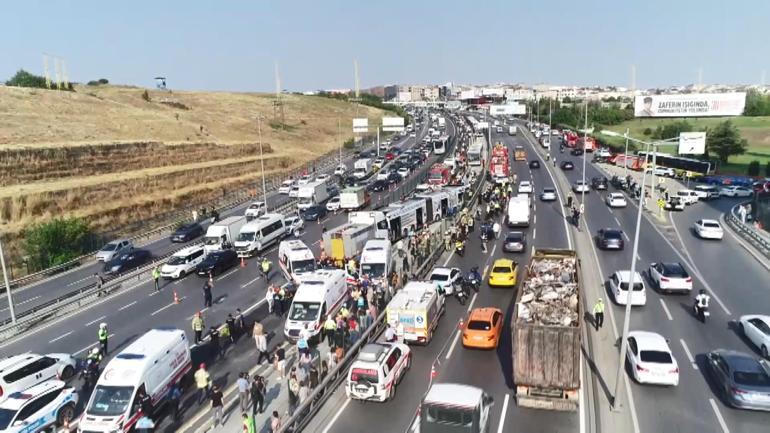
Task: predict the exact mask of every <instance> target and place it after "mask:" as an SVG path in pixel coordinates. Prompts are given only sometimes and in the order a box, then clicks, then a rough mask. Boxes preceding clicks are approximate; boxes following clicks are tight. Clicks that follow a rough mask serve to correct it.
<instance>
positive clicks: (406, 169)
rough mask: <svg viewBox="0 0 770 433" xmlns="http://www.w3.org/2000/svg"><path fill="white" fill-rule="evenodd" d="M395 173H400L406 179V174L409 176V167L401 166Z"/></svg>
mask: <svg viewBox="0 0 770 433" xmlns="http://www.w3.org/2000/svg"><path fill="white" fill-rule="evenodd" d="M396 173H398V174H399V175H401V178H402V179H406V178H407V176H409V167H401V168H399V169H398V171H397V172H396Z"/></svg>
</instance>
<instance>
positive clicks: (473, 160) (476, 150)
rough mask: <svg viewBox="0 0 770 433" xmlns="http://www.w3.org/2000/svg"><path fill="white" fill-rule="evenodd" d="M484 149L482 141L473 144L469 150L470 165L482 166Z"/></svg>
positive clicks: (475, 141)
mask: <svg viewBox="0 0 770 433" xmlns="http://www.w3.org/2000/svg"><path fill="white" fill-rule="evenodd" d="M483 147H484V143H483V141H481V140H474V141H473V144H471V146H470V147H469V148H468V164H469V165H472V166H479V165H481V151H482V149H483Z"/></svg>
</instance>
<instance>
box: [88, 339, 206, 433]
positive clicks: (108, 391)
mask: <svg viewBox="0 0 770 433" xmlns="http://www.w3.org/2000/svg"><path fill="white" fill-rule="evenodd" d="M189 345H190V342H189V341H188V340H187V336H186V335H185V332H184V331H182V330H180V329H174V328H156V329H151V330H149V331H147V333H146V334H144V335H142V336H141V337H139V338H138V339H136V340H135V341H134V342H133V343H131V344H130V345H128V347H126V348H125V349H123V350H122V351H121V352H120V353H119V354H117V355H116V356H115V357H114V358H113V359H112V360H111V361H110V362H109V363H108V364H107V366H106V367H105V368H104V371H103V372H102V374H101V376H99V380H98V381H97V382H96V387H95V388H94V391H93V393H92V394H91V398H90V399H89V401H88V404H87V405H86V410H85V413H84V414H83V416H82V417H81V418H80V425H79V427H78V431H79V432H80V433H84V432H89V433H91V432H99V433H114V432H116V431H121V430H122V431H130V430H132V427H133V426H134V424H136V421H137V420H138V419H139V418H140V417H141V416H142V415H143V414H142V413H141V412H140V411H139V406H140V405H139V402H140V394H139V392H140V391H144V392H145V393H147V395H148V396H149V397H150V398H151V400H152V407H153V408H156V409H157V408H159V407H160V406H161V405H162V404H163V403H165V399H166V398H167V397H168V395H169V391H170V390H171V387H172V386H174V385H175V384H177V383H179V382H180V381H181V380H182V378H183V377H184V376H185V375H186V374H187V373H188V372H190V370H192V361H191V359H190V348H189ZM144 415H147V416H152V414H144Z"/></svg>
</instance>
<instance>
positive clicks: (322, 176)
mask: <svg viewBox="0 0 770 433" xmlns="http://www.w3.org/2000/svg"><path fill="white" fill-rule="evenodd" d="M330 178H331V176H329V175H328V174H325V173H324V174H319V175H318V176H316V177H315V181H316V182H326V181H327V180H329V179H330Z"/></svg>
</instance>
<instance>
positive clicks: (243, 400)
mask: <svg viewBox="0 0 770 433" xmlns="http://www.w3.org/2000/svg"><path fill="white" fill-rule="evenodd" d="M248 377H249V376H248V374H246V373H241V374H239V375H238V380H236V381H235V385H236V386H237V387H238V403H239V404H240V408H241V412H246V409H248V408H249V379H248Z"/></svg>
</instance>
